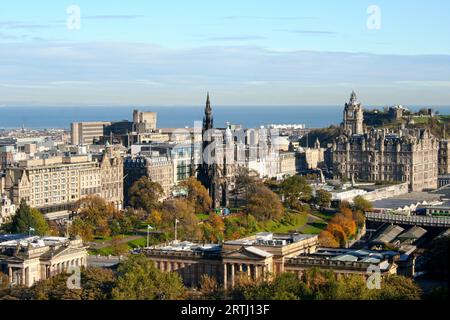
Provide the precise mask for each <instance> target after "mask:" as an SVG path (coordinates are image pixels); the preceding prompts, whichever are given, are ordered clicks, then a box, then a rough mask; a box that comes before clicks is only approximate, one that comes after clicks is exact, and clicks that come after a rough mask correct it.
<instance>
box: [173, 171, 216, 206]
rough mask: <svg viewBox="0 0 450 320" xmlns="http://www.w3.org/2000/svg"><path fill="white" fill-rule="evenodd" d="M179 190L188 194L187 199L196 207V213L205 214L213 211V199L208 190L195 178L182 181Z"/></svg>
mask: <svg viewBox="0 0 450 320" xmlns="http://www.w3.org/2000/svg"><path fill="white" fill-rule="evenodd" d="M178 188H181V189H184V190H185V191H186V192H187V195H186V199H187V200H188V201H189V203H190V204H191V205H192V206H193V207H194V209H195V213H205V212H208V211H209V210H210V209H211V205H212V199H211V197H210V196H209V192H208V190H207V189H206V188H205V187H204V186H203V185H202V183H201V182H200V181H198V180H197V179H196V178H194V177H190V178H189V179H187V180H185V181H182V182H181V183H180V184H179V186H178Z"/></svg>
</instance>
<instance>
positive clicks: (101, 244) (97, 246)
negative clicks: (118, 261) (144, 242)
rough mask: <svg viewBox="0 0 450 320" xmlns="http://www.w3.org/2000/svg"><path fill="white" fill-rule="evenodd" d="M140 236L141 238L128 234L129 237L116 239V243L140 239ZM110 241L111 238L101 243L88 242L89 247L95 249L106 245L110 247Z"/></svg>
mask: <svg viewBox="0 0 450 320" xmlns="http://www.w3.org/2000/svg"><path fill="white" fill-rule="evenodd" d="M141 238H142V236H129V237H125V238H123V239H120V240H118V241H117V243H118V244H122V243H128V242H130V241H133V240H137V239H141ZM112 242H113V240H109V241H105V242H102V243H95V242H93V243H91V244H90V247H91V248H92V249H97V250H98V249H103V248H106V247H110V246H111V245H112Z"/></svg>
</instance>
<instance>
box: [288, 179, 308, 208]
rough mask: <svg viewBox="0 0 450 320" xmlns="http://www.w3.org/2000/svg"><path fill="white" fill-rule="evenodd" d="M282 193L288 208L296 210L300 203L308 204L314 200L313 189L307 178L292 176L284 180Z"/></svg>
mask: <svg viewBox="0 0 450 320" xmlns="http://www.w3.org/2000/svg"><path fill="white" fill-rule="evenodd" d="M280 193H281V194H282V195H283V196H284V198H285V203H286V205H287V206H288V207H290V208H292V209H296V208H298V207H299V205H300V201H302V202H308V201H310V200H311V198H312V188H311V186H310V185H309V184H308V181H307V180H306V178H305V177H300V176H292V177H289V178H287V179H286V180H284V181H283V182H282V183H281V185H280Z"/></svg>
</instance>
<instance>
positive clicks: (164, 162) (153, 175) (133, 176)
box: [124, 153, 176, 201]
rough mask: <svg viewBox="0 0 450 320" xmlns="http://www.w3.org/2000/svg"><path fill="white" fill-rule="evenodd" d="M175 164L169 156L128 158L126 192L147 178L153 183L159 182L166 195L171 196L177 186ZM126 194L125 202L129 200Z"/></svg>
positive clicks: (125, 169)
mask: <svg viewBox="0 0 450 320" xmlns="http://www.w3.org/2000/svg"><path fill="white" fill-rule="evenodd" d="M175 171H176V168H175V167H174V162H173V161H172V159H171V157H170V156H168V155H160V154H159V153H158V154H157V155H155V156H144V155H140V156H137V157H128V158H126V159H125V161H124V172H125V180H124V186H125V188H124V190H125V191H127V190H129V189H130V188H131V187H132V186H133V184H134V183H135V182H136V181H138V180H139V179H141V178H142V177H147V178H149V179H151V180H152V181H153V182H157V183H159V184H160V185H161V187H162V188H163V190H164V195H165V196H169V195H170V192H171V190H172V188H173V187H174V186H175V176H174V172H175ZM127 198H128V197H127V194H125V200H126V201H128V199H127Z"/></svg>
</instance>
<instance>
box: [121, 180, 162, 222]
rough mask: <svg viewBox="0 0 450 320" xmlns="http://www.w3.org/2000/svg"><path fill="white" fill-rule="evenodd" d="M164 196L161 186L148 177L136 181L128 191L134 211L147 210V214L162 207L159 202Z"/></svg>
mask: <svg viewBox="0 0 450 320" xmlns="http://www.w3.org/2000/svg"><path fill="white" fill-rule="evenodd" d="M163 194H164V190H163V188H162V187H161V185H160V184H159V183H157V182H153V181H152V180H151V179H149V178H148V177H142V178H141V179H139V180H138V181H136V182H135V183H134V184H133V185H132V186H131V188H130V190H129V191H128V195H129V198H130V205H131V206H132V207H133V208H134V209H142V210H145V212H147V214H150V213H151V212H152V210H154V209H158V208H159V207H160V203H159V200H160V199H161V197H162V196H163Z"/></svg>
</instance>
